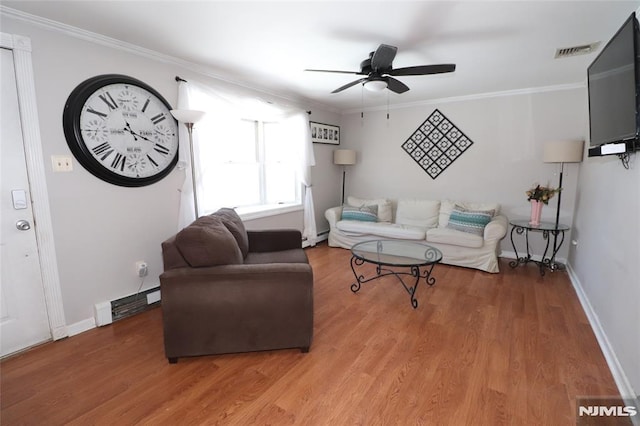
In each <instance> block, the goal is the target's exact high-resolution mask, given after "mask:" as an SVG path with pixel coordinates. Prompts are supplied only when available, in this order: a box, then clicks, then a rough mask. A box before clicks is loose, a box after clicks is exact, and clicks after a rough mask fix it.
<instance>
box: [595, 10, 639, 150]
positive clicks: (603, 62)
mask: <svg viewBox="0 0 640 426" xmlns="http://www.w3.org/2000/svg"><path fill="white" fill-rule="evenodd" d="M639 55H640V30H639V28H638V20H637V19H636V14H635V13H633V14H631V16H630V17H629V19H627V20H626V22H625V23H624V24H623V25H622V27H621V28H620V29H619V30H618V32H617V33H616V34H615V35H614V36H613V38H612V39H611V41H609V43H607V45H606V46H605V47H604V48H603V49H602V51H601V52H600V54H599V55H598V56H597V57H596V59H595V60H594V61H593V63H592V64H591V65H590V66H589V68H588V70H587V82H588V92H589V136H590V149H589V156H590V157H593V156H598V155H608V154H624V153H628V152H632V151H635V150H636V149H640V139H639V137H640V57H639Z"/></svg>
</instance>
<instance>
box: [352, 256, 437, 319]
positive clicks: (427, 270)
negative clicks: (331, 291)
mask: <svg viewBox="0 0 640 426" xmlns="http://www.w3.org/2000/svg"><path fill="white" fill-rule="evenodd" d="M364 263H369V262H367V261H366V260H364V259H361V258H359V257H356V256H352V257H351V270H352V271H353V276H354V277H355V278H356V282H355V283H353V284H351V291H352V292H354V293H357V292H358V291H360V287H361V285H362V284H364V283H367V282H369V281H373V280H377V279H379V278H382V277H386V276H388V275H393V276H395V277H396V278H397V279H398V281H400V284H402V287H404V289H405V291H406V292H407V293H409V296H410V297H411V306H413V309H416V308H417V307H418V300H417V299H416V289H417V288H418V283H419V282H420V279H421V278H424V280H425V283H427V285H429V286H433V285H434V284H435V283H436V279H435V277H433V276H431V271H432V270H433V267H434V266H435V265H436V264H435V263H432V264H430V265H425V266H424V268H423V270H422V271H421V270H420V266H415V265H414V266H407V267H405V268H408V269H410V272H398V271H393V270H391V269H387V268H383V267H382V266H381V265H378V264H376V275H374V276H372V277H369V278H366V277H365V276H363V275H362V274H358V273H357V272H356V266H361V265H363V264H364ZM402 276H409V277H413V278H414V279H415V282H414V283H413V286H408V285H407V284H406V283H405V282H404V280H403V279H402Z"/></svg>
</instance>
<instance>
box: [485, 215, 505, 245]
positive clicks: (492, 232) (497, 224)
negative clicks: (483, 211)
mask: <svg viewBox="0 0 640 426" xmlns="http://www.w3.org/2000/svg"><path fill="white" fill-rule="evenodd" d="M508 228H509V221H508V219H507V217H506V216H503V215H497V216H495V217H494V218H493V219H491V222H489V223H488V224H487V226H485V228H484V240H485V241H494V240H501V239H502V238H504V236H505V235H507V230H508Z"/></svg>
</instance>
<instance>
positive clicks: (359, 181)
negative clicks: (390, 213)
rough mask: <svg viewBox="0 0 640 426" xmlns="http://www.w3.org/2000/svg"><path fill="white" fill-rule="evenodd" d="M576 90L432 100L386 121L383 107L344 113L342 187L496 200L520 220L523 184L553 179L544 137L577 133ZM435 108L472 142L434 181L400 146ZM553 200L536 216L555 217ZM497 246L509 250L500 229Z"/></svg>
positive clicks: (571, 184)
mask: <svg viewBox="0 0 640 426" xmlns="http://www.w3.org/2000/svg"><path fill="white" fill-rule="evenodd" d="M584 93H585V88H584V87H582V86H571V87H560V88H556V89H555V90H548V89H547V90H540V91H537V92H529V93H511V94H501V95H493V96H490V95H487V96H484V97H475V98H467V99H463V100H449V101H440V102H434V103H430V104H424V105H418V106H411V107H407V108H402V109H394V110H391V111H390V119H389V120H387V119H386V111H369V112H366V111H365V114H364V119H362V118H361V117H360V113H359V112H356V113H352V114H348V115H345V116H344V117H343V130H342V135H343V137H344V138H345V140H346V141H348V144H349V147H351V148H353V149H356V150H357V151H358V163H357V164H356V165H355V166H351V167H349V168H348V170H347V173H348V176H347V191H346V192H347V194H351V195H356V196H360V197H387V198H394V199H397V198H400V197H415V198H428V199H442V198H449V199H453V200H466V201H488V202H498V203H500V204H501V205H502V211H503V213H504V214H506V215H507V217H509V218H511V219H514V218H523V219H526V218H528V217H529V215H530V205H529V203H528V201H527V197H526V195H525V191H526V190H527V189H529V188H531V187H532V186H533V185H534V184H535V183H540V184H546V183H550V184H551V185H552V186H554V187H557V186H558V174H557V172H558V171H559V170H558V166H557V165H555V164H545V163H543V161H542V148H543V145H544V143H545V142H546V141H554V140H562V139H584V137H585V135H584V131H585V122H586V116H585V112H584V109H583V108H582V107H581V105H582V104H583V102H584ZM435 109H439V110H440V111H441V112H442V113H443V114H444V115H445V116H446V117H447V118H448V119H449V120H450V121H451V122H453V124H454V125H456V126H457V127H458V128H459V129H460V130H462V131H463V132H464V133H465V134H466V135H467V137H468V138H469V139H471V140H472V141H473V145H472V146H471V147H470V148H469V149H468V150H467V151H466V152H464V153H463V154H462V155H461V156H460V157H459V158H458V159H457V160H456V161H455V162H454V163H453V164H452V165H450V166H449V167H448V168H447V169H446V170H444V172H442V173H441V174H440V175H439V176H438V177H437V178H436V179H435V180H434V179H432V178H431V177H430V176H429V175H428V174H427V173H426V172H424V171H423V170H422V168H421V167H419V166H418V164H417V163H416V162H415V161H414V160H413V159H412V158H411V157H410V156H409V155H408V154H407V153H406V152H405V151H404V150H403V149H402V148H401V145H402V144H403V143H404V142H405V141H406V140H407V139H408V138H409V136H411V134H412V133H413V132H414V131H415V129H417V128H418V127H419V126H420V125H421V124H422V123H423V122H424V120H425V119H426V118H427V117H428V116H429V115H430V114H431V113H432V112H433V111H434V110H435ZM578 171H579V165H578V164H567V165H565V172H564V181H563V186H564V188H565V189H564V192H563V197H562V210H561V216H560V218H561V222H562V223H566V224H568V225H571V221H572V217H573V209H574V200H575V194H576V192H575V188H576V181H577V177H578ZM556 203H557V198H555V199H552V200H551V202H550V203H549V205H547V206H545V207H544V209H543V216H542V218H543V220H548V221H552V222H553V221H555V213H556V206H557V204H556ZM531 239H532V246H533V248H534V252H535V253H537V254H542V251H543V250H544V246H543V245H542V238H541V235H540V234H539V233H538V234H536V235H535V236H533V237H532V238H531ZM517 242H521V241H519V240H518V241H517ZM568 245H569V244H568V242H567V244H565V245H564V246H563V247H562V248H561V251H560V252H559V254H558V256H559V257H560V258H566V256H567V252H568ZM501 246H502V249H503V250H504V251H508V252H513V248H512V246H511V242H510V239H509V237H508V236H507V238H505V239H504V240H503V241H502V244H501ZM523 247H524V246H521V247H520V248H523Z"/></svg>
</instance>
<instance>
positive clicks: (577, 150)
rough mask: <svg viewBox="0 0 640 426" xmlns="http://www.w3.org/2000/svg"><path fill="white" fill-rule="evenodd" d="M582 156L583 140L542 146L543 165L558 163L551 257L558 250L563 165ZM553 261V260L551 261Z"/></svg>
mask: <svg viewBox="0 0 640 426" xmlns="http://www.w3.org/2000/svg"><path fill="white" fill-rule="evenodd" d="M583 156H584V141H583V140H566V141H553V142H547V143H545V144H544V151H543V155H542V159H543V161H544V162H545V163H560V182H559V183H558V189H560V192H558V208H557V209H556V232H554V233H553V257H555V254H556V251H557V250H558V246H557V241H558V232H557V229H558V225H559V223H560V202H561V201H562V173H563V172H564V163H579V162H581V161H582V157H583ZM551 260H552V261H554V260H555V259H551Z"/></svg>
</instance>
